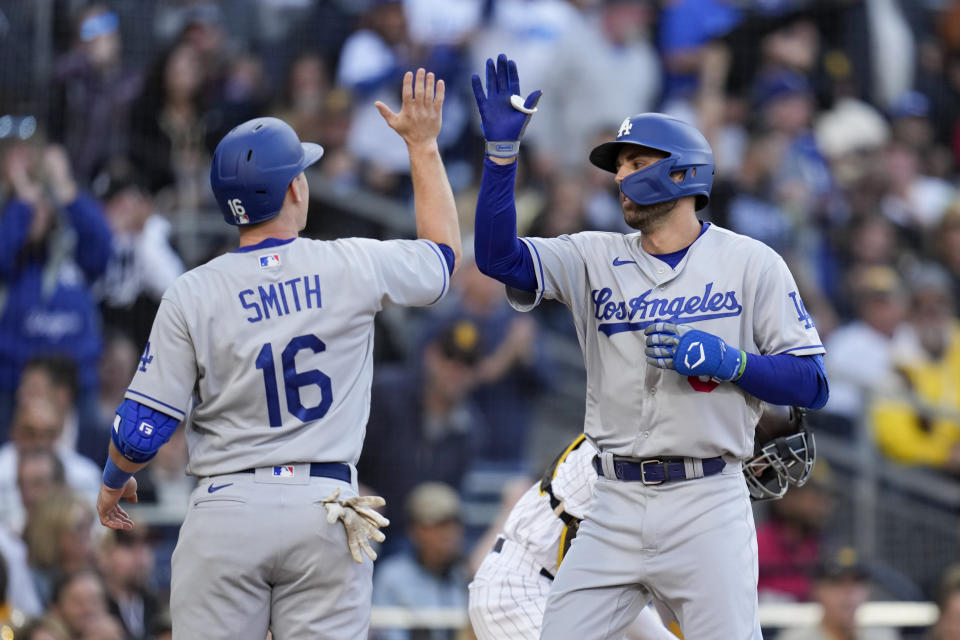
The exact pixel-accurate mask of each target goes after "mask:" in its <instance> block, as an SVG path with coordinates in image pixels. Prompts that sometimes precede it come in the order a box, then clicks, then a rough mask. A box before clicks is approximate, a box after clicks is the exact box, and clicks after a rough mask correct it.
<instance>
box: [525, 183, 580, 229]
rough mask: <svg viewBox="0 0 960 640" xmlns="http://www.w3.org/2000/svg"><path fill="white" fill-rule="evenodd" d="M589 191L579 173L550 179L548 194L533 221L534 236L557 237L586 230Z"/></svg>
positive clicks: (531, 224) (531, 227)
mask: <svg viewBox="0 0 960 640" xmlns="http://www.w3.org/2000/svg"><path fill="white" fill-rule="evenodd" d="M586 212H587V203H586V193H585V190H584V185H583V182H582V181H581V180H580V178H579V176H575V175H569V174H563V173H557V174H554V175H552V176H551V177H550V179H549V180H548V182H547V197H546V200H545V201H544V202H543V206H542V207H541V208H540V211H539V213H537V217H536V218H534V219H533V221H532V222H531V223H530V227H529V229H527V233H528V234H529V235H531V236H537V237H543V238H553V237H555V236H559V235H563V234H567V233H577V232H580V231H584V230H586V224H587V221H586Z"/></svg>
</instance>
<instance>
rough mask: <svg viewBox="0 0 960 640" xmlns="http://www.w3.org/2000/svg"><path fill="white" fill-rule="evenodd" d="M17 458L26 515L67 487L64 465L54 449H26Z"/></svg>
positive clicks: (21, 497)
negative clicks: (53, 493)
mask: <svg viewBox="0 0 960 640" xmlns="http://www.w3.org/2000/svg"><path fill="white" fill-rule="evenodd" d="M17 458H18V459H17V488H18V489H19V490H20V502H21V504H22V505H23V510H24V512H25V513H30V512H31V511H33V510H34V509H35V508H36V506H37V505H38V504H40V503H41V502H43V501H44V500H45V499H46V497H47V496H48V495H50V494H51V493H52V492H54V491H57V490H60V489H63V488H64V487H66V486H67V479H66V473H65V472H64V470H63V463H62V462H60V458H59V456H58V455H57V454H56V452H55V451H53V450H52V449H46V448H31V449H24V450H23V451H18V452H17ZM17 530H18V531H19V530H20V529H19V528H18V529H17Z"/></svg>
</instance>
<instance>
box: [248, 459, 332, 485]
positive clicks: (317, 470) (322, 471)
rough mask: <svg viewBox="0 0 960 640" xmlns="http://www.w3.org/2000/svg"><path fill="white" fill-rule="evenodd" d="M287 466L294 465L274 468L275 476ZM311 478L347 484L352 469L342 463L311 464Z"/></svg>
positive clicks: (251, 470)
mask: <svg viewBox="0 0 960 640" xmlns="http://www.w3.org/2000/svg"><path fill="white" fill-rule="evenodd" d="M285 466H292V465H280V466H276V467H274V468H273V470H274V475H280V472H279V470H280V469H283V467H285ZM255 472H256V469H244V470H243V471H238V472H237V473H255ZM310 477H312V478H333V479H334V480H342V481H344V482H346V483H349V482H350V480H351V476H350V467H349V465H345V464H343V463H342V462H311V463H310Z"/></svg>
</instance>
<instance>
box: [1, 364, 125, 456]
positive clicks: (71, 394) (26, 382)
mask: <svg viewBox="0 0 960 640" xmlns="http://www.w3.org/2000/svg"><path fill="white" fill-rule="evenodd" d="M77 387H78V380H77V365H76V364H75V363H74V362H73V360H71V359H70V358H68V357H66V356H59V355H51V356H37V357H35V358H31V359H30V360H29V361H28V362H27V364H25V365H24V367H23V372H22V373H21V374H20V384H18V385H17V391H16V404H17V405H20V404H23V403H27V402H33V401H39V402H43V403H46V404H48V405H49V406H50V407H51V408H52V409H54V410H55V411H56V412H57V416H58V419H59V420H60V421H61V422H62V423H63V431H62V432H61V434H60V437H59V438H57V442H56V449H57V451H61V452H63V453H64V454H65V455H69V454H70V452H73V451H75V450H77V447H78V445H81V446H83V445H86V444H88V443H86V442H78V437H79V433H78V431H79V425H78V424H77V423H78V416H77V410H76V408H75V407H76V402H77V392H78V388H77ZM92 424H97V422H96V420H94V421H92ZM105 444H106V442H105V441H103V442H100V443H98V445H105ZM97 448H98V449H99V448H102V447H100V446H98V447H97ZM84 449H85V450H87V449H88V447H84ZM88 457H89V456H88Z"/></svg>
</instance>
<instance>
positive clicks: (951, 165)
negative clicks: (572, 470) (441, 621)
mask: <svg viewBox="0 0 960 640" xmlns="http://www.w3.org/2000/svg"><path fill="white" fill-rule="evenodd" d="M0 41H2V43H3V50H4V55H2V56H0V114H6V115H2V117H0V200H2V203H0V627H3V628H5V626H8V627H9V628H11V629H16V635H15V637H16V638H17V639H18V640H19V639H21V638H24V639H27V640H29V639H34V640H38V639H42V640H67V639H72V638H78V639H79V638H83V639H86V640H93V639H99V640H107V639H113V638H117V639H124V638H130V639H136V640H141V639H147V638H150V639H160V638H165V637H169V635H170V633H171V632H170V626H169V617H168V615H167V613H166V611H165V604H164V603H165V602H166V598H165V596H166V594H165V590H166V589H167V588H168V587H169V555H170V552H171V551H172V547H171V545H172V541H173V540H175V530H176V526H177V517H178V514H179V515H182V513H183V512H184V511H185V509H186V504H187V500H188V498H189V494H190V491H191V489H192V481H191V479H190V478H188V477H186V476H185V475H184V473H183V469H184V465H185V459H186V445H185V442H184V438H183V436H182V429H181V430H180V431H179V432H178V434H177V435H176V436H175V437H174V438H173V439H172V440H171V441H170V442H169V443H168V444H166V445H165V446H164V447H163V448H162V449H161V451H160V453H159V454H158V457H157V459H156V461H155V462H154V463H153V464H152V465H151V466H150V467H149V468H148V469H147V470H145V471H144V472H142V473H141V474H139V475H138V479H139V482H140V502H141V504H142V505H147V506H148V507H149V508H148V509H147V510H144V511H142V512H141V513H142V514H143V516H142V518H141V520H140V521H139V523H138V526H137V527H136V528H135V529H134V530H133V531H131V532H113V531H107V530H105V529H103V528H102V527H100V526H99V523H96V522H95V516H94V513H95V512H94V510H93V506H92V505H93V502H92V501H93V500H95V497H96V493H97V490H98V488H99V484H100V469H102V465H103V462H104V460H105V455H106V444H107V441H108V438H109V428H110V425H111V424H112V420H113V411H114V409H115V408H116V407H117V405H118V404H119V403H120V401H121V400H122V398H123V393H124V390H125V387H126V384H127V383H128V382H129V380H130V378H131V376H132V374H133V372H134V371H135V369H136V367H137V366H139V365H140V363H141V361H146V360H147V359H149V358H150V357H151V354H150V353H149V348H148V346H147V345H146V340H147V336H148V333H149V329H150V326H151V323H152V320H153V315H154V313H155V311H156V309H157V306H158V304H159V300H160V298H161V296H162V294H163V292H164V290H165V289H166V287H167V286H169V285H170V284H171V283H172V282H173V281H174V280H175V279H176V278H177V277H178V276H179V275H180V274H181V273H183V272H184V271H185V270H186V269H189V268H191V267H193V266H196V265H197V264H200V263H202V262H205V261H206V260H208V259H210V258H211V257H214V256H216V255H218V254H219V253H221V252H223V251H227V250H230V249H231V248H232V247H233V246H235V242H236V238H235V235H233V232H232V230H230V229H229V228H227V227H226V226H225V225H222V223H221V222H220V214H219V212H218V211H217V208H216V205H215V203H214V201H213V198H212V194H211V192H210V189H209V180H208V176H209V166H210V156H211V153H212V149H213V147H214V146H215V144H216V142H217V141H218V140H219V139H220V138H221V137H222V136H223V135H224V134H225V133H226V132H227V131H229V130H230V129H231V128H232V127H233V126H234V125H236V124H239V123H240V122H243V121H245V120H247V119H249V118H252V117H257V116H261V115H274V116H277V117H280V118H282V119H284V120H286V121H287V122H289V123H290V124H291V125H292V126H293V127H294V128H295V129H296V131H297V133H298V134H299V136H300V138H301V139H302V140H305V141H312V142H317V143H320V144H321V145H323V147H324V148H325V155H324V158H323V160H322V161H321V162H320V163H319V164H318V165H317V166H316V168H312V169H309V170H308V179H310V180H311V182H312V184H315V185H318V186H317V187H312V188H311V192H312V195H313V197H314V201H313V202H312V203H311V207H310V212H311V213H310V219H309V221H308V227H307V230H306V233H307V235H310V236H312V237H317V238H325V237H336V236H343V235H348V234H355V235H368V236H374V237H381V238H387V237H397V236H402V235H405V234H406V233H408V232H409V229H410V226H411V224H412V220H413V216H412V209H411V198H412V193H411V188H410V180H409V175H408V171H409V168H408V160H407V155H406V150H405V148H404V146H403V143H402V140H401V139H400V138H399V137H398V136H396V135H395V134H394V133H393V132H392V131H390V130H388V129H387V127H386V125H385V124H384V122H383V120H382V119H381V117H380V116H379V114H378V113H377V112H376V110H375V108H374V106H373V103H374V101H375V100H382V101H384V102H385V103H386V104H388V105H390V106H392V107H393V108H396V107H397V106H398V102H399V87H400V78H401V76H402V74H403V73H404V72H405V71H407V70H409V69H413V68H416V67H417V66H425V67H427V68H428V69H431V70H433V71H435V72H437V75H438V76H439V77H441V78H443V79H444V80H445V81H446V83H447V100H446V103H445V112H444V128H443V131H442V134H441V138H440V144H441V147H442V151H443V154H444V158H445V162H446V166H447V170H448V173H449V175H450V179H451V183H452V185H453V187H454V190H455V194H456V197H457V200H458V210H459V215H460V217H461V224H462V228H463V229H464V230H465V233H468V232H469V230H471V229H472V227H473V220H472V217H473V210H474V205H475V199H476V192H477V189H478V183H479V176H480V166H481V162H482V135H481V132H480V131H479V123H478V121H477V118H476V115H475V108H474V105H473V97H472V95H471V93H470V88H469V78H470V75H471V73H473V72H475V71H477V70H479V69H481V68H482V63H483V60H485V59H486V58H487V57H488V56H491V55H494V54H496V53H498V52H500V51H505V52H507V53H508V54H509V55H510V57H511V58H513V59H515V60H517V62H518V65H519V66H521V67H522V68H523V70H524V76H523V77H524V82H525V84H526V90H527V91H530V90H532V89H534V88H541V89H543V91H544V98H543V100H542V102H541V103H540V111H539V113H538V114H537V115H536V117H534V118H533V119H532V120H531V124H530V126H529V129H528V131H527V133H526V135H525V137H524V143H523V144H524V153H522V154H521V156H520V158H521V172H520V175H521V177H520V180H519V186H518V193H517V203H518V225H519V227H520V233H521V234H525V235H540V236H554V235H559V234H564V233H572V232H576V231H580V230H586V229H608V230H620V231H624V230H626V229H627V228H626V227H625V225H624V223H623V218H622V214H621V211H620V206H619V203H618V200H617V193H616V191H615V190H614V185H613V183H612V181H611V180H610V179H609V176H608V175H607V174H605V173H604V172H602V171H600V170H598V169H596V168H594V167H592V166H590V165H589V163H587V162H585V159H586V157H587V153H588V151H589V149H590V148H591V147H592V146H593V145H594V144H595V143H596V142H597V141H599V140H602V139H607V138H610V137H611V136H612V135H613V133H614V132H615V131H616V128H617V126H618V124H619V122H620V120H621V119H622V117H623V115H624V114H626V113H638V112H643V111H664V112H667V113H671V114H673V115H676V116H678V117H681V118H683V119H686V120H688V121H690V122H692V123H694V124H696V126H697V127H699V128H700V129H701V130H702V131H704V133H705V134H706V135H707V137H708V139H709V140H710V142H711V144H712V146H713V149H714V151H715V154H716V159H717V173H716V182H715V187H714V191H713V198H712V200H711V204H710V207H709V209H707V210H706V211H704V212H702V213H703V217H704V218H705V219H708V220H711V221H713V222H715V223H717V224H719V225H721V226H725V227H728V228H730V229H732V230H734V231H736V232H738V233H742V234H746V235H749V236H752V237H755V238H758V239H760V240H762V241H763V242H765V243H767V244H769V245H770V246H771V247H773V248H774V249H776V250H777V251H778V252H779V253H780V254H781V255H783V257H784V258H785V259H786V260H787V261H788V263H789V264H790V266H791V270H792V272H793V273H794V274H795V275H796V277H797V280H798V284H799V285H800V288H801V294H802V298H803V300H804V301H805V302H806V308H805V309H804V308H803V307H802V306H801V307H799V308H798V313H800V314H803V313H809V315H810V316H811V317H812V319H813V320H814V321H815V322H816V325H817V328H818V330H819V332H820V336H821V337H822V338H823V339H824V340H825V345H826V349H827V355H826V364H827V369H828V373H829V376H830V386H831V397H830V401H829V403H828V405H827V406H826V408H825V409H824V410H823V411H821V412H819V413H818V414H817V415H814V416H811V420H812V422H813V423H814V426H815V429H816V430H817V432H818V433H822V434H824V435H825V436H826V437H827V438H834V439H835V440H836V441H838V442H841V443H849V446H850V448H851V450H853V447H854V444H856V443H864V442H868V443H870V445H871V446H873V447H875V448H876V451H877V452H879V453H878V456H877V458H876V460H877V461H876V464H878V465H885V466H886V468H889V469H894V470H898V469H904V470H907V468H908V467H909V468H913V467H920V468H924V469H926V470H927V471H929V473H930V474H931V475H930V476H928V477H929V478H932V479H934V480H933V481H935V482H938V483H946V484H947V486H952V487H954V491H956V490H958V489H960V324H958V311H957V309H958V308H957V302H958V300H960V192H958V189H960V2H956V1H951V0H403V1H402V2H401V1H399V0H356V1H352V0H236V1H233V0H231V1H229V2H227V1H226V0H224V1H223V2H219V3H213V2H193V1H189V0H109V1H108V2H102V3H101V2H96V3H88V2H84V1H83V0H52V1H51V2H47V3H33V2H13V3H3V4H2V5H0ZM358 203H359V204H358ZM471 245H472V242H470V241H469V239H465V242H464V246H465V248H467V247H470V246H471ZM466 262H467V263H468V264H466V265H465V266H464V267H462V268H461V269H460V272H459V273H458V275H457V277H456V279H455V290H454V293H453V295H451V296H449V297H448V298H447V299H446V300H444V301H443V302H442V303H441V304H439V305H437V307H435V308H431V309H429V310H425V311H424V310H417V311H406V312H400V311H399V310H396V309H391V310H387V311H385V312H384V313H383V314H382V315H381V316H380V317H379V319H378V328H377V337H376V359H377V367H378V368H377V370H376V373H375V379H374V388H373V400H372V407H371V415H370V421H369V424H368V425H367V437H366V441H365V447H364V453H363V456H362V458H361V460H360V463H359V465H358V469H359V477H360V480H361V482H362V483H363V484H364V485H366V486H367V487H368V488H369V490H370V491H371V492H373V493H377V494H378V495H383V496H385V497H386V498H387V503H388V506H387V515H388V516H389V517H390V519H391V520H392V525H391V527H390V528H389V529H388V530H387V542H386V543H385V545H384V546H383V548H382V549H381V555H382V558H383V559H382V560H381V561H379V562H378V564H377V570H376V573H375V576H374V582H375V586H374V604H375V605H377V604H382V605H391V606H410V607H423V606H452V607H461V608H462V607H464V606H465V598H466V583H467V581H468V580H469V576H470V567H471V566H475V565H471V564H470V563H468V561H467V559H468V557H469V556H470V553H471V551H473V552H475V553H476V551H477V549H476V548H475V546H474V545H475V544H477V540H478V539H480V540H483V539H485V538H484V537H483V536H482V534H483V529H484V528H485V525H487V524H490V523H491V522H493V521H494V518H493V515H492V511H495V510H496V509H495V508H496V507H497V506H499V505H498V502H499V500H500V499H501V496H500V487H501V486H503V485H504V484H506V486H508V487H513V486H515V483H508V482H506V480H507V479H510V478H515V477H518V476H519V477H523V476H528V477H531V478H532V477H536V476H537V475H538V473H539V470H540V468H541V467H542V465H543V464H544V463H545V462H546V461H547V460H549V458H550V457H552V455H553V454H554V450H555V449H556V448H557V447H559V446H560V445H561V444H562V443H563V442H564V441H565V440H566V439H568V437H569V435H570V434H572V433H576V432H577V431H578V430H579V429H580V428H581V420H582V415H583V414H582V410H580V411H578V410H577V409H576V407H577V406H578V404H580V406H581V407H582V386H577V385H576V384H574V385H573V386H572V389H571V385H570V384H565V383H568V382H569V376H568V375H565V372H566V371H567V369H570V368H571V367H570V365H569V363H567V361H566V360H565V358H564V354H568V353H574V354H576V352H577V345H576V336H575V333H574V331H573V327H572V325H571V324H570V323H569V320H568V319H567V317H568V316H567V314H566V313H565V312H564V311H563V310H558V309H557V308H556V307H554V306H551V304H545V305H543V306H542V307H540V308H539V309H538V310H537V311H536V312H534V313H532V314H525V315H521V314H518V313H516V312H514V311H513V310H512V309H511V308H510V307H509V306H508V305H507V303H506V300H505V297H504V295H503V292H502V287H501V286H500V285H499V284H497V283H496V282H495V281H493V280H491V279H489V278H487V277H485V276H483V275H481V274H480V273H479V271H478V270H477V269H476V267H475V265H472V264H469V263H470V259H469V257H468V259H467V261H466ZM565 363H566V364H565ZM573 368H574V369H576V362H575V360H574V365H573ZM573 380H574V381H576V380H578V378H577V377H576V376H574V377H573ZM560 398H565V400H561V399H560ZM558 403H559V404H560V405H561V406H564V405H565V404H570V405H572V406H573V407H574V410H573V411H558V410H557V409H556V406H557V405H558ZM911 470H912V469H911ZM842 471H843V470H841V469H833V468H831V466H830V465H829V464H827V463H823V464H821V465H820V466H819V467H818V471H817V473H816V474H815V478H814V480H813V481H811V483H810V484H809V485H808V486H806V487H803V488H802V489H801V488H798V489H792V490H791V492H790V493H788V494H787V496H786V497H785V498H784V499H782V500H781V501H778V502H775V503H772V504H769V505H764V506H762V507H759V508H758V511H757V514H758V540H759V548H760V591H761V600H762V601H795V602H808V601H819V602H821V603H822V604H823V605H824V619H823V622H822V623H821V625H820V626H819V627H818V628H817V629H811V630H807V631H803V632H801V631H799V630H793V631H791V632H789V633H784V635H783V637H784V638H791V639H798V638H821V637H822V638H827V637H830V638H854V637H857V638H867V637H869V638H874V637H876V638H889V637H897V636H896V634H895V633H894V632H892V631H889V630H887V631H883V632H877V635H855V634H856V632H855V630H854V628H853V626H854V625H853V616H854V612H855V610H856V608H857V606H859V604H861V603H863V602H865V601H866V600H867V599H868V598H869V597H870V590H871V588H872V589H874V590H875V592H876V593H882V594H884V595H885V596H886V597H888V598H891V599H911V598H915V599H928V600H935V601H936V602H937V603H938V604H939V606H940V612H941V619H940V621H938V622H937V623H936V625H935V626H934V627H932V628H931V629H929V630H924V631H922V632H921V631H919V630H914V631H916V632H917V633H924V634H928V635H924V636H923V637H929V638H936V639H937V640H957V639H960V579H958V569H957V568H956V567H954V568H953V569H947V570H946V571H943V573H942V575H940V574H939V573H938V575H930V574H923V575H910V574H909V572H906V571H903V570H894V569H892V568H891V565H892V564H894V563H893V562H892V560H891V559H890V558H887V557H884V556H883V555H882V554H876V555H874V556H873V557H867V558H863V557H859V558H858V556H857V554H856V552H855V551H853V550H852V549H849V548H848V547H849V545H851V544H853V542H854V541H853V540H851V539H849V536H846V537H845V535H844V534H848V533H849V527H844V526H842V524H841V525H838V522H841V521H842V520H843V519H844V518H845V517H846V518H849V515H844V513H842V510H841V509H839V508H838V504H837V503H838V500H839V499H840V497H841V495H842V494H843V491H842V489H841V487H840V485H841V484H843V485H848V486H849V485H850V484H851V482H852V481H851V479H850V478H849V477H848V476H844V475H843V472H842ZM141 476H142V477H141ZM484 477H486V478H494V479H495V480H497V483H495V484H496V486H495V489H494V490H493V491H492V495H491V491H490V490H489V489H487V494H488V495H487V498H486V506H488V507H491V508H492V510H488V511H485V512H483V513H484V514H487V515H481V516H477V515H476V513H477V512H476V509H474V511H473V512H472V513H473V515H470V514H468V507H469V506H471V505H473V506H474V507H476V505H477V503H478V502H480V503H482V502H483V500H482V499H481V498H478V497H477V496H478V495H480V494H482V493H483V489H482V488H481V487H478V480H477V479H478V478H484ZM520 484H521V485H522V484H524V483H523V482H521V483H520ZM511 495H513V492H511V491H506V490H505V491H504V494H503V500H504V504H505V505H508V504H509V501H510V496H511ZM513 497H514V498H515V497H516V496H515V495H513ZM854 499H856V497H855V496H854ZM468 503H469V504H468ZM481 506H483V505H481ZM150 509H153V510H152V511H151V510H150ZM151 514H152V516H151ZM171 514H172V515H171ZM954 516H955V513H954ZM954 523H956V519H954ZM948 544H949V545H950V550H949V551H948V552H947V554H946V559H947V562H946V563H941V564H940V566H939V569H940V570H941V571H942V570H944V569H945V567H946V564H950V563H957V562H960V554H958V553H957V551H958V549H960V531H958V530H957V529H956V528H954V529H953V531H952V532H951V533H950V538H949V540H948ZM480 553H481V554H482V553H483V550H480ZM464 633H468V632H464ZM804 634H805V635H804ZM890 634H893V635H890ZM0 637H2V638H4V639H6V638H7V637H8V636H7V635H3V634H2V633H0ZM371 637H382V638H411V639H412V638H448V637H450V638H452V637H459V636H457V635H456V633H454V632H450V633H448V632H446V631H433V632H427V631H415V632H412V633H408V632H404V631H399V630H376V629H375V630H373V631H372V632H371ZM904 637H920V636H917V635H914V636H906V635H905V636H904Z"/></svg>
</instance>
